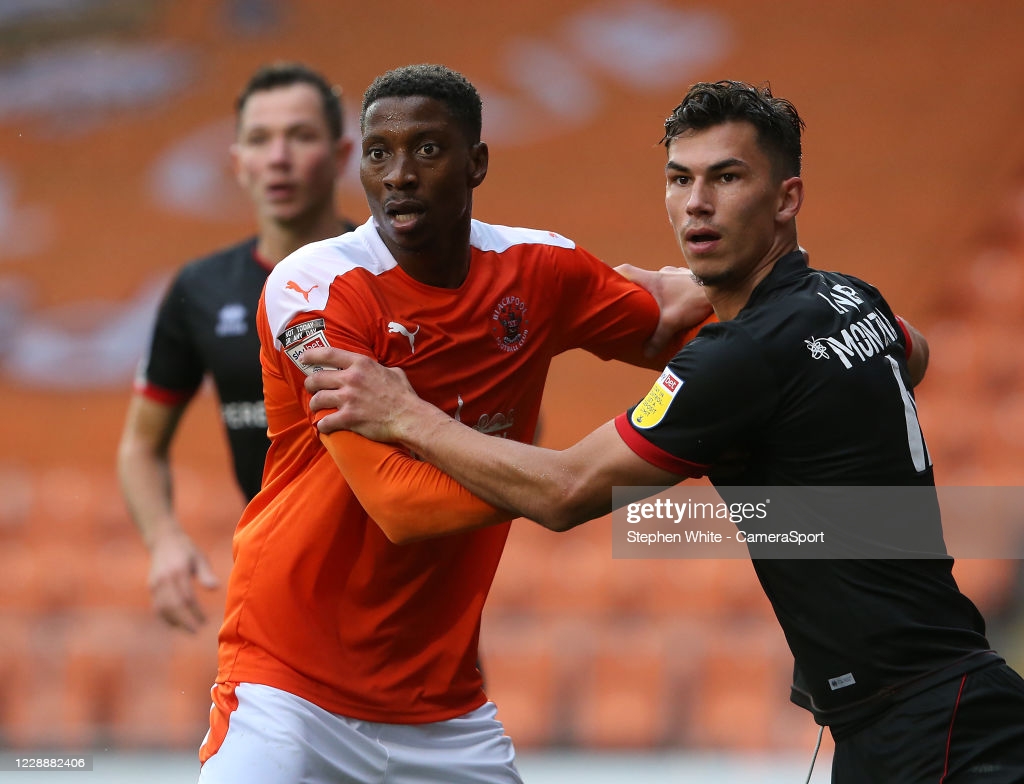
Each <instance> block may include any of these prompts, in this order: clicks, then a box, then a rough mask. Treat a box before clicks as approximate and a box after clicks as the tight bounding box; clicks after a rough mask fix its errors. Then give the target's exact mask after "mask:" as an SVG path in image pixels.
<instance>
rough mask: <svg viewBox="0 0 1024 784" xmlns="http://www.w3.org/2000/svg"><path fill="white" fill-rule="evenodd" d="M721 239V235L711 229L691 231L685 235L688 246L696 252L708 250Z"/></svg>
mask: <svg viewBox="0 0 1024 784" xmlns="http://www.w3.org/2000/svg"><path fill="white" fill-rule="evenodd" d="M721 238H722V235H721V234H719V233H718V232H717V231H712V230H711V229H690V230H689V231H687V232H686V234H685V235H684V239H685V240H686V244H687V245H688V246H689V247H690V248H693V249H694V250H708V249H710V248H712V247H713V246H714V245H715V243H716V242H718V240H720V239H721Z"/></svg>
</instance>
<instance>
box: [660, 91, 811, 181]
mask: <svg viewBox="0 0 1024 784" xmlns="http://www.w3.org/2000/svg"><path fill="white" fill-rule="evenodd" d="M734 121H739V122H748V123H750V124H751V125H753V126H754V128H756V129H757V141H758V144H759V145H760V147H761V149H762V150H763V151H764V152H765V154H766V155H767V156H768V158H769V159H770V160H771V162H772V166H773V167H774V168H775V170H776V172H778V173H779V174H781V175H782V176H783V177H797V176H799V174H800V159H801V156H802V152H801V148H800V134H801V131H802V130H803V128H804V121H803V120H801V119H800V115H799V114H797V111H796V107H795V106H793V104H791V103H790V102H789V101H787V100H786V99H784V98H776V97H775V96H774V95H772V91H771V89H770V88H769V87H768V86H767V85H765V86H764V87H754V86H753V85H750V84H746V83H744V82H734V81H727V80H723V81H720V82H699V83H697V84H695V85H693V87H691V88H690V89H689V91H688V92H687V93H686V97H685V98H683V100H682V102H681V103H680V104H679V106H677V107H676V108H675V109H674V110H673V112H672V114H671V116H670V117H669V118H668V119H667V120H665V135H664V136H663V137H662V139H661V143H662V144H664V145H665V146H666V147H668V145H669V144H670V143H671V142H672V140H673V139H675V138H676V137H677V136H680V135H682V134H683V133H685V132H686V131H688V130H691V129H692V130H696V131H701V130H704V129H706V128H711V127H713V126H715V125H721V124H722V123H726V122H734Z"/></svg>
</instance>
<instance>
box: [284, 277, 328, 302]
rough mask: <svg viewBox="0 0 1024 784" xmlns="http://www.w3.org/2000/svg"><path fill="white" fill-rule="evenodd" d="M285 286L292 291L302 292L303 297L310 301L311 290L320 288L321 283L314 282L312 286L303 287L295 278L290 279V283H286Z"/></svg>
mask: <svg viewBox="0 0 1024 784" xmlns="http://www.w3.org/2000/svg"><path fill="white" fill-rule="evenodd" d="M285 288H286V289H289V290H291V291H297V292H299V294H301V295H302V298H303V299H304V300H306V302H309V292H311V291H312V290H313V289H318V288H320V284H318V283H314V284H313V285H312V286H310V287H309V288H308V289H304V288H302V286H300V285H299V284H298V283H296V282H295V281H294V280H290V281H288V283H286V284H285Z"/></svg>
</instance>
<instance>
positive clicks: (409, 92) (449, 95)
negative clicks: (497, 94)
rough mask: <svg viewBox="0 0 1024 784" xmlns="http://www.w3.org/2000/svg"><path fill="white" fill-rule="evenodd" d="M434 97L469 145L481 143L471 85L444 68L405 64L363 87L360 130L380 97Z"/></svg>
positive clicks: (477, 104)
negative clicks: (368, 111) (372, 106)
mask: <svg viewBox="0 0 1024 784" xmlns="http://www.w3.org/2000/svg"><path fill="white" fill-rule="evenodd" d="M412 96H416V97H424V98H433V99H434V100H436V101H440V102H441V103H443V104H444V105H445V106H446V107H447V108H448V111H449V112H451V114H452V116H453V117H454V118H455V119H456V121H457V122H458V123H459V125H460V126H461V127H462V131H463V133H465V135H466V138H467V139H468V140H469V142H470V144H476V143H477V142H479V141H480V129H481V126H482V124H483V119H482V118H483V104H482V103H481V101H480V94H479V93H478V92H477V91H476V88H475V87H474V86H473V85H472V83H471V82H470V81H469V80H468V79H467V78H466V77H465V76H463V75H462V74H460V73H459V72H458V71H453V70H452V69H451V68H447V67H445V66H443V65H426V64H424V65H406V66H404V67H402V68H395V69H394V70H391V71H388V72H387V73H384V74H381V75H380V76H378V77H377V78H376V79H374V80H373V83H372V84H371V85H370V86H369V87H367V88H366V92H365V93H364V94H363V108H362V111H361V112H360V114H359V127H360V129H362V128H363V127H364V125H365V123H366V110H367V109H368V108H369V107H370V104H372V103H374V102H375V101H379V100H381V99H382V98H408V97H412Z"/></svg>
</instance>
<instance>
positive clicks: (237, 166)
mask: <svg viewBox="0 0 1024 784" xmlns="http://www.w3.org/2000/svg"><path fill="white" fill-rule="evenodd" d="M228 152H229V153H230V154H231V171H232V172H233V173H234V175H235V181H236V182H237V183H238V184H239V185H241V186H242V187H243V188H244V187H245V180H244V178H243V172H242V157H241V154H240V152H239V149H238V144H237V143H235V144H232V145H231V146H230V147H229V148H228Z"/></svg>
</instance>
